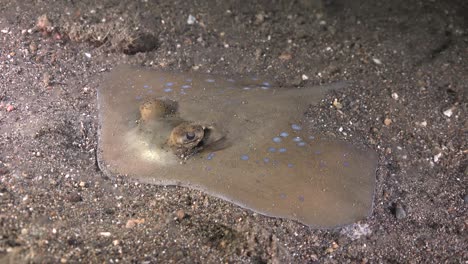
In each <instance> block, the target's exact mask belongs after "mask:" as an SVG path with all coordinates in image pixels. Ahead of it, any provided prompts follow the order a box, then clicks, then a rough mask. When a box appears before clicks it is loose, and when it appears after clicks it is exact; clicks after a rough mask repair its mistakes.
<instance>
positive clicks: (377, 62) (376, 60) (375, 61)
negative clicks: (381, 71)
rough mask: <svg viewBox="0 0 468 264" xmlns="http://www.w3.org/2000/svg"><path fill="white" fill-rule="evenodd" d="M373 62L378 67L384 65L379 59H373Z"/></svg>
mask: <svg viewBox="0 0 468 264" xmlns="http://www.w3.org/2000/svg"><path fill="white" fill-rule="evenodd" d="M372 61H373V62H374V63H375V64H377V65H382V61H381V60H379V59H377V58H372Z"/></svg>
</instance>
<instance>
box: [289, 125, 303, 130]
mask: <svg viewBox="0 0 468 264" xmlns="http://www.w3.org/2000/svg"><path fill="white" fill-rule="evenodd" d="M291 128H292V129H293V130H301V129H302V127H301V126H300V125H298V124H292V125H291Z"/></svg>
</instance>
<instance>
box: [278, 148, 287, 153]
mask: <svg viewBox="0 0 468 264" xmlns="http://www.w3.org/2000/svg"><path fill="white" fill-rule="evenodd" d="M278 152H279V153H284V152H286V148H280V149H278Z"/></svg>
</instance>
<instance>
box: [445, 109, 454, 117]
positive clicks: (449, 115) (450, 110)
mask: <svg viewBox="0 0 468 264" xmlns="http://www.w3.org/2000/svg"><path fill="white" fill-rule="evenodd" d="M444 115H445V116H446V117H451V116H452V115H453V107H452V108H449V109H447V110H445V111H444Z"/></svg>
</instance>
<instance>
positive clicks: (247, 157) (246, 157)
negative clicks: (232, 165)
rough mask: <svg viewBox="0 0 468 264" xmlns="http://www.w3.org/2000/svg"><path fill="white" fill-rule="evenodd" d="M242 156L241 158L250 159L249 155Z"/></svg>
mask: <svg viewBox="0 0 468 264" xmlns="http://www.w3.org/2000/svg"><path fill="white" fill-rule="evenodd" d="M240 158H241V160H249V156H247V155H242V156H241V157H240Z"/></svg>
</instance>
